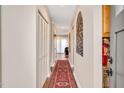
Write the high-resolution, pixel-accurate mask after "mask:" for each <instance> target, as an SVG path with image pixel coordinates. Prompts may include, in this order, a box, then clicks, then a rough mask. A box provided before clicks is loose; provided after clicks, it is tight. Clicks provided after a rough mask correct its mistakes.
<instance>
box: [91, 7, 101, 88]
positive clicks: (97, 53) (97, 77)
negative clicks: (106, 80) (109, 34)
mask: <svg viewBox="0 0 124 93" xmlns="http://www.w3.org/2000/svg"><path fill="white" fill-rule="evenodd" d="M93 28H94V29H93V48H94V49H93V57H94V58H93V64H94V65H93V79H94V80H93V87H94V88H101V87H102V38H101V37H102V7H101V6H95V7H94V10H93Z"/></svg>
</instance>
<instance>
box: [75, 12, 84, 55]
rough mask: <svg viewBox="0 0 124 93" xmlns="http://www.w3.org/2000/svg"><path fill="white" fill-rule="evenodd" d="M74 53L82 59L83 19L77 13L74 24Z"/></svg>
mask: <svg viewBox="0 0 124 93" xmlns="http://www.w3.org/2000/svg"><path fill="white" fill-rule="evenodd" d="M76 52H77V53H78V54H79V55H81V56H82V57H83V18H82V14H81V12H79V14H78V17H77V23H76Z"/></svg>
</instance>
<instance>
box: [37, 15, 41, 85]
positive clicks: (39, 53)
mask: <svg viewBox="0 0 124 93" xmlns="http://www.w3.org/2000/svg"><path fill="white" fill-rule="evenodd" d="M37 21H38V24H37V25H38V33H37V67H38V68H37V69H38V70H37V73H38V75H37V76H38V78H37V79H38V80H37V81H38V87H42V86H41V83H42V41H41V40H42V19H41V16H40V15H39V14H38V19H37Z"/></svg>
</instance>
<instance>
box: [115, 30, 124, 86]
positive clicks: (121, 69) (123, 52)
mask: <svg viewBox="0 0 124 93" xmlns="http://www.w3.org/2000/svg"><path fill="white" fill-rule="evenodd" d="M115 34H116V48H115V52H116V54H115V87H116V88H124V49H123V48H124V29H123V30H120V31H118V32H116V33H115Z"/></svg>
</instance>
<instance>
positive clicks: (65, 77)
mask: <svg viewBox="0 0 124 93" xmlns="http://www.w3.org/2000/svg"><path fill="white" fill-rule="evenodd" d="M49 88H77V84H76V82H75V78H74V76H73V72H72V69H71V67H70V64H69V62H68V60H58V61H57V63H56V65H55V68H54V70H53V72H52V74H51V78H50V84H49Z"/></svg>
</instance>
